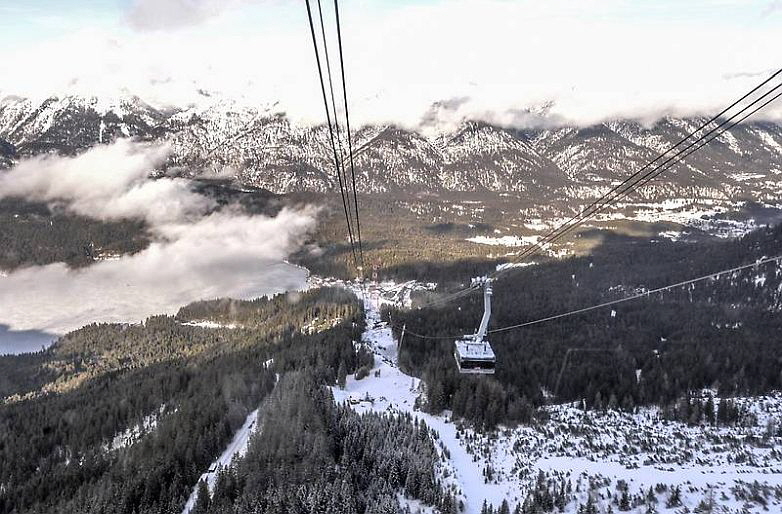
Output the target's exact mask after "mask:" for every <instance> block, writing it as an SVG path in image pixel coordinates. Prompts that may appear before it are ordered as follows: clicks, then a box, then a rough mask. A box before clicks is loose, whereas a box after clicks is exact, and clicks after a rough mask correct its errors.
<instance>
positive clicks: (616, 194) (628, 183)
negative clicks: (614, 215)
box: [492, 69, 782, 276]
mask: <svg viewBox="0 0 782 514" xmlns="http://www.w3.org/2000/svg"><path fill="white" fill-rule="evenodd" d="M780 73H782V69H780V70H778V71H777V72H775V73H774V74H773V75H771V76H770V77H769V78H767V79H766V80H764V81H763V82H761V83H760V84H758V85H757V86H755V87H754V88H753V89H752V90H750V91H749V92H748V93H746V94H744V95H743V96H742V97H741V98H739V99H738V100H736V101H734V102H733V103H732V104H731V105H729V106H728V107H726V108H725V109H723V110H722V111H721V112H720V113H719V114H717V115H716V116H713V117H712V118H710V119H709V120H708V121H707V122H705V123H703V124H701V125H700V126H699V127H698V128H697V129H695V130H693V131H691V132H690V133H689V134H688V135H687V136H686V137H684V138H683V139H682V140H680V141H679V142H678V143H676V144H675V145H674V146H672V147H671V148H669V149H668V150H666V151H665V152H664V153H662V154H661V155H659V156H657V157H656V158H655V159H654V160H652V161H650V162H649V163H647V164H646V165H644V166H643V167H642V168H641V169H639V170H638V171H636V172H634V173H633V174H631V175H630V176H629V177H627V178H626V179H624V180H623V181H622V182H621V183H620V184H618V185H616V186H614V187H613V188H611V190H609V191H608V192H607V193H605V194H604V195H602V196H601V197H600V198H598V199H597V200H595V201H594V202H592V203H591V204H590V205H589V206H587V207H586V208H584V209H583V210H582V211H581V212H579V213H578V214H576V215H575V216H573V217H571V218H570V219H569V220H568V221H566V222H565V223H563V224H561V225H559V226H558V227H556V228H555V229H553V230H552V231H550V232H549V233H548V234H546V236H544V237H543V238H542V239H540V240H538V241H537V242H536V243H535V245H533V246H532V247H530V248H529V249H527V250H525V251H524V252H522V253H521V255H520V256H518V257H517V259H516V262H518V261H520V260H523V259H525V258H527V257H529V256H531V255H533V254H535V253H536V252H537V251H539V250H542V249H543V247H544V245H548V244H550V243H552V242H554V241H556V240H558V239H560V238H561V237H563V236H564V235H566V234H567V233H568V232H570V231H571V230H573V229H574V228H576V227H578V226H580V225H581V224H583V223H584V222H585V221H586V220H587V219H589V218H590V217H592V216H594V215H595V214H597V213H599V212H602V211H603V210H604V209H605V207H607V206H608V205H610V203H612V202H615V201H616V200H618V199H620V198H622V197H624V196H626V195H627V194H628V193H629V192H630V191H632V190H635V189H637V188H639V187H643V186H644V185H646V183H648V182H649V181H650V180H652V179H654V178H655V177H657V176H659V175H660V174H661V173H662V172H664V171H667V170H668V169H670V167H672V166H673V165H674V164H676V163H677V162H676V159H679V160H682V159H684V158H685V157H688V156H689V155H691V154H692V153H694V152H695V151H697V150H699V149H700V148H702V147H703V146H705V143H704V144H702V145H700V146H696V145H698V144H699V143H700V142H701V141H703V140H704V139H705V138H706V137H708V136H709V135H710V134H712V133H714V132H715V131H717V130H719V129H720V128H721V127H723V126H724V125H726V124H728V123H730V122H731V121H732V120H733V119H735V118H736V117H738V116H740V115H741V114H742V113H743V112H745V111H746V110H748V109H750V108H752V107H753V106H754V105H756V104H757V103H758V102H760V101H761V100H762V99H763V98H765V97H766V96H768V95H769V94H771V93H772V92H773V91H775V90H776V89H778V88H779V87H780V86H782V83H781V84H778V85H777V86H775V87H774V88H772V89H771V90H770V91H768V92H766V93H765V94H764V95H762V96H761V97H759V98H757V99H755V100H753V101H752V102H750V104H749V105H747V106H745V107H744V108H742V109H741V110H740V111H739V112H738V113H736V114H733V115H731V116H730V117H729V118H728V119H726V120H724V121H723V122H722V123H720V124H719V125H717V126H716V127H715V128H713V129H711V130H710V131H708V132H707V133H705V134H703V135H702V136H700V137H699V138H696V139H695V141H694V142H692V143H690V145H689V146H687V147H686V148H684V149H683V150H680V151H679V152H677V153H676V154H675V155H673V156H671V157H669V158H667V159H666V160H665V161H664V162H662V163H661V164H658V165H657V166H655V167H654V168H653V169H652V170H650V171H649V172H647V173H645V174H643V175H642V176H641V178H638V176H639V175H641V173H642V172H643V171H644V170H645V169H647V168H649V167H650V166H651V165H652V164H654V163H655V162H657V161H658V160H660V159H661V158H663V157H664V156H665V155H667V154H668V153H670V152H671V151H672V150H674V149H676V148H678V147H679V146H680V145H682V144H684V143H685V142H686V141H687V140H689V139H690V138H691V137H693V136H694V135H695V134H697V133H698V132H700V131H701V130H703V129H704V128H706V127H707V126H709V125H710V124H712V123H713V122H715V121H717V120H718V119H719V118H720V117H722V116H723V115H724V114H725V113H727V112H728V111H730V110H731V109H733V108H734V107H735V106H736V105H738V104H739V103H741V102H742V101H744V100H745V99H747V98H748V97H749V96H751V95H752V94H753V93H755V92H757V91H758V90H759V89H760V88H762V87H763V86H765V85H766V84H768V83H769V82H770V81H771V80H773V79H774V78H775V77H777V76H778V75H779V74H780ZM778 97H779V96H776V97H773V98H772V99H771V100H769V101H768V102H766V103H764V104H763V105H761V106H760V107H759V108H757V109H755V110H754V111H752V112H750V114H748V115H747V116H745V117H743V118H741V119H740V120H739V121H738V122H736V123H734V124H732V125H731V126H730V127H728V128H727V129H725V130H723V131H722V132H720V133H718V134H717V135H716V136H715V138H716V137H718V136H719V135H720V134H722V133H723V132H726V131H727V130H730V129H732V128H733V127H735V126H736V125H737V124H738V123H740V122H741V121H744V120H745V119H746V118H747V117H749V116H750V115H752V114H754V113H755V112H757V111H758V110H760V109H761V108H763V107H765V106H766V105H768V104H769V103H770V102H772V101H773V100H776V98H778ZM715 138H712V139H709V140H708V141H706V143H708V142H711V141H712V140H714V139H715ZM693 146H696V148H695V149H693V150H692V151H691V152H689V153H686V154H685V152H687V151H688V150H689V149H691V148H693ZM668 164H671V166H668V167H667V168H666V167H665V166H666V165H668ZM661 168H662V169H661ZM658 170H659V171H658ZM655 173H656V174H655ZM650 176H651V178H648V179H647V177H650ZM639 184H640V185H639ZM623 188H624V189H623ZM505 271H508V269H507V268H506V269H505V270H502V271H497V272H494V273H493V274H492V276H497V275H499V274H501V273H503V272H505Z"/></svg>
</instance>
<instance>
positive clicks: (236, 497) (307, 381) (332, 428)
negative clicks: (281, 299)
mask: <svg viewBox="0 0 782 514" xmlns="http://www.w3.org/2000/svg"><path fill="white" fill-rule="evenodd" d="M262 409H263V412H264V418H263V425H262V428H261V430H260V431H259V432H258V433H257V434H256V436H255V437H254V439H253V440H252V441H251V443H250V448H249V450H248V453H247V455H246V456H245V457H244V458H242V459H240V460H238V462H234V463H233V465H232V466H231V467H230V468H229V469H225V470H223V471H222V472H221V473H220V475H219V477H218V480H217V485H216V487H215V490H214V494H213V495H212V497H211V499H210V497H209V495H208V494H207V493H206V486H205V485H203V483H202V485H201V486H200V487H199V489H200V492H199V497H198V500H197V502H196V506H195V509H194V511H193V512H194V513H199V514H203V513H210V514H227V513H251V512H269V513H285V512H321V513H324V514H365V513H369V514H381V513H382V514H393V513H396V512H397V511H398V510H399V507H398V500H397V494H398V493H400V492H401V493H402V494H403V495H405V496H406V497H408V498H412V499H417V500H421V501H423V502H424V503H426V504H428V505H434V506H437V507H440V508H441V511H442V512H444V513H451V512H453V513H455V512H458V504H457V502H456V500H455V499H454V497H453V495H452V494H451V493H450V492H447V491H444V490H443V487H442V486H441V485H440V484H439V482H438V479H437V478H436V472H435V465H436V464H437V462H438V460H439V459H440V458H441V457H440V456H439V455H438V450H437V447H436V443H435V436H433V432H430V430H429V429H428V428H427V426H426V425H425V424H424V423H423V422H422V421H416V420H415V419H413V418H412V417H411V416H410V415H409V414H405V415H394V414H376V413H369V414H363V415H362V414H357V413H356V412H355V411H353V409H352V408H351V407H350V406H348V405H344V404H343V405H335V403H334V400H333V398H332V397H331V393H330V391H329V390H328V389H325V388H323V387H321V386H320V382H319V381H318V380H317V379H316V378H315V376H314V375H312V374H311V373H308V372H298V371H297V372H290V373H287V374H285V375H284V376H283V377H282V378H281V379H280V383H279V384H278V385H277V387H276V388H275V390H274V391H273V392H272V394H271V395H270V397H269V398H268V399H267V400H266V401H265V402H264V405H263V407H262Z"/></svg>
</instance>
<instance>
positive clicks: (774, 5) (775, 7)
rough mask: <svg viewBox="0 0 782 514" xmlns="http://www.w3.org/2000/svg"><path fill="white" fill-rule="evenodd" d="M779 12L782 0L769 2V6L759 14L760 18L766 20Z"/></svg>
mask: <svg viewBox="0 0 782 514" xmlns="http://www.w3.org/2000/svg"><path fill="white" fill-rule="evenodd" d="M779 11H782V0H774V1H772V2H769V4H768V5H767V6H766V7H765V8H764V9H763V12H761V13H760V17H761V18H767V17H769V16H771V15H772V14H775V13H778V12H779Z"/></svg>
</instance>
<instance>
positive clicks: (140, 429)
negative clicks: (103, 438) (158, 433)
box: [103, 404, 166, 451]
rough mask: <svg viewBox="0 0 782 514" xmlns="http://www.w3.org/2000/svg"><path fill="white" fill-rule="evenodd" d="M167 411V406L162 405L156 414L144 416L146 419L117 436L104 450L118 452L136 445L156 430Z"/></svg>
mask: <svg viewBox="0 0 782 514" xmlns="http://www.w3.org/2000/svg"><path fill="white" fill-rule="evenodd" d="M165 410H166V406H165V404H163V405H161V406H160V408H159V409H158V410H157V411H156V412H153V413H152V414H149V415H147V416H144V419H143V420H141V422H140V423H137V424H135V425H133V426H131V427H128V428H127V429H126V430H124V431H123V432H120V433H119V434H117V435H115V436H114V437H113V438H112V440H111V442H110V443H106V444H105V445H104V446H103V449H104V450H105V451H116V450H119V449H121V448H127V447H128V446H131V445H132V444H134V443H136V442H137V441H138V440H139V439H141V438H142V437H144V436H145V435H147V434H149V433H150V432H152V431H153V430H155V428H156V427H157V424H158V421H159V420H160V417H161V416H162V415H163V413H164V412H165Z"/></svg>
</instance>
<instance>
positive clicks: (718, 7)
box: [2, 0, 782, 126]
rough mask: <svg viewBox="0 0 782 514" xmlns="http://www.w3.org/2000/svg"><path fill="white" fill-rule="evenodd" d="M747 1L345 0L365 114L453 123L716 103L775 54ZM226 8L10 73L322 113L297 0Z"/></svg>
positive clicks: (705, 107) (74, 39)
mask: <svg viewBox="0 0 782 514" xmlns="http://www.w3.org/2000/svg"><path fill="white" fill-rule="evenodd" d="M183 1H184V0H179V2H174V4H179V3H181V2H183ZM171 2H172V0H167V1H166V2H163V3H164V4H165V5H168V6H169V7H171V5H174V4H172V3H171ZM143 3H144V4H146V2H143ZM231 3H232V4H233V2H231ZM752 4H753V6H752V8H748V7H746V5H745V3H740V2H738V3H737V2H732V1H722V2H693V3H691V4H690V3H688V4H687V5H682V4H680V3H675V4H674V3H671V2H663V3H662V4H660V5H659V7H657V8H655V7H654V6H655V5H658V4H656V3H655V4H652V3H645V2H626V1H623V0H607V1H603V2H597V1H593V0H589V1H584V2H571V1H566V0H551V1H547V2H539V1H532V0H523V1H518V2H508V1H499V0H480V1H478V0H449V1H447V2H426V3H423V4H422V5H413V4H410V3H400V4H398V5H397V4H394V5H392V6H390V7H389V6H385V7H383V8H380V7H378V4H376V3H374V2H350V3H345V4H344V5H343V10H342V13H341V14H342V16H343V37H344V48H345V60H346V66H347V69H346V74H347V77H348V86H349V91H348V93H349V96H350V99H351V112H352V115H353V117H354V120H355V124H356V125H358V124H360V123H367V122H395V123H400V124H403V125H407V126H418V125H419V124H420V123H421V121H422V118H423V117H424V115H425V114H427V113H430V110H431V108H432V105H433V104H435V103H436V102H443V101H446V102H447V101H448V100H449V99H454V98H459V99H462V102H461V103H460V105H459V106H458V108H457V109H456V110H453V111H452V112H450V113H448V115H447V116H446V121H445V123H446V124H450V123H452V122H453V120H454V119H457V120H458V119H462V118H464V117H473V118H481V119H485V120H487V121H491V122H496V123H508V124H513V123H527V122H529V121H530V120H529V118H528V117H527V116H526V115H525V114H524V113H525V112H526V110H527V109H528V108H529V107H538V106H542V105H548V106H549V108H548V110H547V111H546V112H547V115H548V116H550V117H553V119H557V120H567V121H573V122H576V123H581V124H586V123H591V122H594V121H597V120H602V119H605V118H609V117H617V116H632V117H638V116H642V117H654V116H658V115H660V114H663V113H674V114H693V113H706V112H714V111H715V110H718V109H719V108H720V107H721V106H724V105H727V104H728V103H730V101H731V100H732V99H734V98H736V97H738V96H740V95H741V93H743V92H744V91H746V90H747V89H749V88H750V87H752V86H753V85H754V84H755V83H757V81H758V79H757V77H754V78H753V77H750V76H749V75H751V74H758V73H761V74H762V73H766V74H768V73H769V71H770V70H771V68H773V67H774V66H777V65H778V62H777V55H776V49H777V48H779V47H780V44H782V30H780V27H779V25H778V24H775V23H774V21H773V20H774V19H778V17H776V18H775V17H774V16H768V17H766V18H764V19H763V20H760V21H758V20H759V12H760V11H761V7H762V6H764V5H767V3H762V2H758V1H755V2H752ZM150 5H151V3H150ZM188 5H189V4H188ZM193 5H195V4H193ZM198 5H202V4H201V3H198ZM203 5H211V2H207V3H206V4H203ZM323 5H324V7H327V8H328V7H329V6H330V5H331V2H324V3H323ZM166 8H167V9H168V7H166ZM200 8H201V7H199V9H200ZM204 9H206V8H205V7H204ZM207 10H208V9H207ZM327 11H328V9H327ZM744 11H747V12H748V13H750V14H751V16H750V14H747V15H743V14H742V13H743V12H744ZM199 12H200V11H199ZM221 13H222V14H221V15H220V16H216V17H213V18H210V20H209V22H208V23H204V24H201V25H198V26H190V27H185V28H183V29H181V30H177V31H156V32H144V33H138V32H134V31H127V30H123V29H122V28H119V29H117V28H111V29H103V28H98V29H96V28H92V29H89V30H85V31H82V32H78V33H73V34H72V35H70V36H69V37H67V38H65V39H63V40H58V41H49V42H43V43H40V44H37V45H35V46H34V47H28V48H20V49H18V51H14V52H10V55H8V56H7V58H6V59H5V62H6V63H7V65H8V66H10V67H9V68H8V69H9V70H14V73H8V74H2V76H3V77H4V89H5V90H6V91H7V92H11V93H12V92H16V93H22V94H29V92H31V91H35V90H38V91H41V88H42V87H43V89H44V90H46V91H51V90H52V89H57V88H60V90H61V89H62V88H69V89H75V90H77V91H78V92H81V93H97V94H109V93H111V92H116V91H118V90H127V91H131V92H136V93H139V94H141V96H144V97H147V98H150V99H152V100H155V101H157V102H162V103H174V104H182V103H188V102H194V101H199V99H203V97H201V96H200V95H199V94H198V93H197V91H198V89H202V90H207V91H216V92H221V93H224V94H226V95H228V96H230V97H235V98H241V99H243V100H244V101H246V102H248V103H252V104H254V105H258V104H266V105H268V104H271V103H273V102H279V109H281V110H285V111H286V112H288V113H289V114H291V116H292V117H293V118H294V119H295V120H297V121H301V120H303V121H309V122H318V123H319V122H322V120H323V119H324V113H323V105H322V103H321V96H320V89H319V85H318V83H317V80H316V72H315V62H314V56H313V51H312V48H311V44H312V43H311V40H310V37H309V27H308V24H307V19H306V12H305V10H304V6H303V5H302V3H301V2H285V1H271V0H270V1H268V2H244V3H241V4H240V5H238V7H235V8H233V9H229V10H227V11H221ZM327 14H328V12H327ZM189 16H190V15H185V16H184V17H185V18H186V19H187V18H188V17H189ZM753 20H754V21H753ZM330 45H331V48H332V49H335V48H336V42H335V41H331V42H330ZM74 56H77V57H78V58H77V59H74ZM335 59H336V58H335ZM333 64H335V63H333ZM768 112H769V113H771V115H773V116H775V117H780V116H782V109H780V108H779V107H777V108H776V109H775V110H773V111H768ZM430 114H431V113H430ZM448 120H451V121H448ZM440 122H443V121H442V120H441V121H440Z"/></svg>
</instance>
